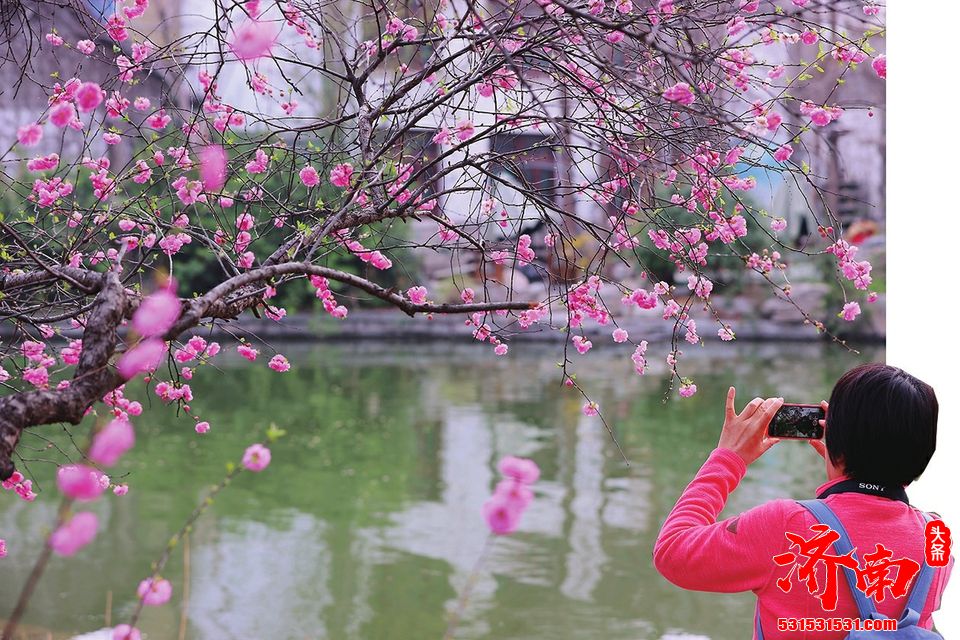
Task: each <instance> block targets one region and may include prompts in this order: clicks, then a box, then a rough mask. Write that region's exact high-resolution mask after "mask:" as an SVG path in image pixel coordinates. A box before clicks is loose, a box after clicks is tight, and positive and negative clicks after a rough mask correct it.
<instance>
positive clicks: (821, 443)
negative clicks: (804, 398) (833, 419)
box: [807, 400, 830, 460]
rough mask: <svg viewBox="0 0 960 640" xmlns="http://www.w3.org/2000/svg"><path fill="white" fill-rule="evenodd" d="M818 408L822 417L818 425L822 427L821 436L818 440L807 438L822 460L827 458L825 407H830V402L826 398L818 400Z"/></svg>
mask: <svg viewBox="0 0 960 640" xmlns="http://www.w3.org/2000/svg"><path fill="white" fill-rule="evenodd" d="M820 408H821V409H823V417H824V419H823V420H821V421H820V426H821V427H823V437H822V438H820V439H819V440H808V441H807V442H809V443H810V446H811V447H813V448H814V450H815V451H816V452H817V453H819V454H820V457H821V458H823V459H824V460H826V459H827V420H826V417H827V409H829V408H830V404H829V403H828V402H827V401H826V400H821V401H820Z"/></svg>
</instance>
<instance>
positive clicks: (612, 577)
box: [0, 343, 883, 640]
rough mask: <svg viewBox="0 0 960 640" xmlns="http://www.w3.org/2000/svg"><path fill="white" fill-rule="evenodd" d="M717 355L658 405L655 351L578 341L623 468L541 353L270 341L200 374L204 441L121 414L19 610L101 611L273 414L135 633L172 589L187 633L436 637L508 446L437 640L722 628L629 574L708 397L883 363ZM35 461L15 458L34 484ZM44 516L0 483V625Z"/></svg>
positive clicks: (688, 357) (546, 351)
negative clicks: (490, 506) (111, 444)
mask: <svg viewBox="0 0 960 640" xmlns="http://www.w3.org/2000/svg"><path fill="white" fill-rule="evenodd" d="M738 346H739V349H732V348H730V347H729V346H726V345H709V346H708V347H707V348H705V349H690V350H689V352H688V353H686V354H685V355H684V357H683V360H682V362H683V363H684V366H685V367H686V368H685V370H684V374H685V375H692V376H694V377H695V378H696V380H697V383H698V386H699V387H700V389H701V391H700V393H698V394H697V395H696V396H694V397H693V398H691V399H689V400H671V401H669V402H668V403H666V404H664V403H663V399H664V397H665V395H666V394H667V393H668V384H667V382H666V379H665V376H664V373H665V368H666V367H665V364H663V363H662V361H661V360H660V359H659V358H658V359H656V360H654V358H652V357H651V371H650V373H649V374H648V375H647V376H645V377H643V378H641V377H638V376H636V375H635V374H634V373H633V372H632V366H631V363H630V361H629V352H627V351H621V350H613V349H610V350H606V351H604V350H600V349H597V348H595V349H594V351H593V352H591V354H590V357H587V358H583V359H578V360H577V361H576V363H575V364H576V366H577V371H576V372H577V374H578V379H579V380H581V381H582V382H584V383H585V384H586V385H587V388H588V390H590V392H591V394H592V395H593V398H594V399H595V400H596V401H597V402H599V403H600V406H601V407H602V409H603V410H604V412H605V414H606V415H607V418H608V420H609V421H610V423H611V425H612V426H613V427H614V428H615V430H616V434H617V438H618V440H619V441H620V442H621V444H622V446H623V448H624V450H625V452H626V454H627V457H628V459H629V460H630V466H627V465H625V464H624V462H623V460H622V458H621V457H620V455H619V453H618V452H617V450H616V447H615V446H613V444H612V442H611V440H610V437H609V435H608V434H607V432H606V431H605V430H604V428H603V426H602V424H601V423H600V422H599V421H598V420H597V419H595V418H587V417H585V416H583V415H582V413H581V411H580V407H581V405H582V403H583V399H582V397H579V396H578V395H576V394H575V393H572V392H571V391H570V390H569V389H567V388H565V387H563V386H562V385H560V384H559V382H560V373H559V369H558V368H557V366H556V363H555V358H556V352H555V351H554V350H553V349H552V348H549V347H538V346H534V345H529V346H528V345H521V346H517V347H515V348H514V349H512V350H511V358H509V359H506V360H504V359H497V358H494V357H493V356H490V355H489V354H487V353H486V352H485V351H483V352H481V351H479V350H476V349H469V348H464V349H457V350H454V351H450V350H449V345H439V346H437V347H433V348H419V347H418V348H413V347H403V346H391V345H373V344H369V343H361V344H358V345H353V346H349V347H333V346H319V347H309V348H308V347H304V348H295V347H292V346H286V347H285V348H284V352H285V353H286V354H287V355H288V356H289V357H290V359H291V361H292V362H294V363H295V369H294V370H293V371H292V372H291V373H289V374H284V375H280V374H276V373H274V372H272V371H269V370H268V369H266V367H265V366H263V367H258V368H248V367H242V368H237V369H236V370H234V371H230V372H229V373H228V374H227V375H221V374H217V373H216V372H213V371H209V372H204V373H201V374H199V375H198V376H197V377H196V378H195V379H194V381H193V387H194V390H195V395H196V398H197V399H196V400H195V401H194V402H193V403H192V404H193V408H194V410H195V411H197V412H198V413H200V414H201V415H202V417H203V419H205V420H208V421H210V423H211V424H212V425H213V428H212V430H211V432H210V433H209V434H207V436H205V437H198V436H197V435H196V434H195V433H194V432H193V430H192V424H191V422H190V421H189V419H178V418H177V417H176V416H174V415H173V414H172V412H170V411H169V410H166V409H163V408H160V407H153V408H151V409H149V410H148V411H147V412H146V413H145V414H144V416H142V417H141V418H140V419H139V420H138V421H137V429H138V443H137V447H136V448H135V449H134V451H133V452H131V454H130V456H129V458H128V459H127V460H125V461H124V462H123V466H122V468H121V469H120V470H119V472H121V473H129V476H128V477H127V478H126V481H127V482H129V483H130V485H131V492H130V494H129V495H127V496H125V497H123V498H116V497H113V496H111V497H110V498H109V499H108V500H104V501H102V502H100V503H97V504H96V505H94V509H95V510H96V511H97V512H98V514H99V515H101V519H102V522H103V524H104V526H105V527H106V529H105V531H104V532H103V533H102V534H101V535H100V536H99V537H98V539H97V540H96V541H95V542H94V543H93V545H91V547H89V548H88V549H86V550H85V551H83V552H82V553H81V554H79V555H78V556H77V557H75V558H72V559H55V560H54V561H53V562H52V563H51V566H50V568H49V570H48V573H47V575H46V576H45V578H44V580H43V582H42V583H41V585H40V588H39V589H38V592H37V595H36V597H35V599H34V601H33V607H32V609H31V611H30V613H29V615H28V620H27V621H28V622H29V623H30V624H32V625H37V626H41V627H45V628H48V629H51V630H53V631H54V632H55V633H54V635H53V637H54V638H62V637H67V634H68V633H76V632H80V631H89V630H91V629H95V628H98V627H100V626H102V625H103V624H104V623H105V620H104V611H105V604H106V597H107V595H106V594H107V593H108V592H111V593H112V603H113V606H112V608H111V616H112V619H113V621H116V620H117V619H123V617H124V616H125V615H128V614H129V613H130V611H131V610H132V608H133V606H134V600H133V598H134V597H135V594H134V589H135V588H136V585H137V583H138V582H139V580H140V579H141V578H143V577H144V576H145V575H147V574H148V573H149V565H150V562H151V560H152V559H154V558H155V557H156V555H157V554H158V553H159V551H160V550H161V549H162V548H163V546H164V545H165V543H166V541H167V540H168V539H169V536H170V534H171V533H172V532H173V531H174V530H176V528H177V527H178V526H179V525H180V524H181V523H182V522H183V521H184V520H185V519H186V517H187V515H188V514H189V513H190V511H191V509H192V508H193V506H194V504H195V503H196V502H197V500H199V499H200V496H201V495H202V492H201V489H202V487H204V486H208V485H209V484H211V483H213V482H216V481H217V480H218V479H219V478H220V477H221V476H222V474H223V472H224V471H223V469H224V466H223V465H224V463H225V462H226V461H227V460H229V459H235V458H236V457H238V456H239V453H240V452H241V451H242V450H243V448H244V447H245V446H246V445H247V444H248V443H249V442H251V441H253V440H254V439H257V438H259V437H260V436H261V434H262V433H263V430H264V428H265V427H266V426H267V425H268V424H269V423H270V422H276V423H277V424H279V425H281V426H283V427H284V428H286V429H287V430H288V432H289V435H288V436H287V437H286V438H284V439H283V440H281V441H280V442H278V443H277V444H276V445H275V446H274V448H273V451H274V453H273V460H274V462H273V464H272V465H271V466H270V468H269V469H268V470H267V471H265V472H263V473H262V474H259V475H256V476H254V475H252V474H249V475H246V476H243V477H241V478H240V479H238V480H237V481H236V482H235V483H234V485H233V486H231V487H230V488H229V489H228V490H227V491H226V492H225V493H224V494H223V495H222V496H221V497H219V498H218V499H217V502H216V503H215V504H214V506H213V507H212V509H211V510H210V511H209V512H208V514H207V515H205V516H204V518H203V519H202V520H201V521H200V523H199V524H198V526H197V527H196V528H195V530H194V531H193V532H192V535H191V544H190V559H189V572H186V571H185V562H184V559H183V557H182V556H181V554H180V550H178V551H177V552H176V553H175V554H174V560H173V561H172V562H171V564H170V565H169V567H168V569H167V570H166V571H165V577H167V578H168V579H170V580H171V581H172V582H173V584H174V589H175V595H174V603H171V604H170V605H167V606H165V607H161V608H156V609H150V610H148V611H147V612H146V615H145V616H144V618H143V623H142V625H141V626H142V628H143V629H144V630H145V631H146V632H147V633H148V635H149V638H150V639H155V638H164V639H165V638H175V637H177V629H178V628H179V626H180V616H181V608H180V606H179V604H177V603H179V602H180V600H181V598H182V597H183V594H184V587H185V584H184V581H185V580H188V581H189V596H188V597H187V599H186V601H187V604H186V609H185V615H186V622H187V626H186V629H187V634H186V637H187V638H189V639H191V640H214V639H215V640H229V639H233V638H238V639H240V638H242V639H253V638H257V639H260V638H270V639H274V638H276V639H280V640H283V639H287V638H289V639H291V640H292V639H300V638H336V639H340V638H343V639H355V638H356V639H360V638H362V639H379V638H384V639H386V638H390V639H397V640H405V639H413V638H417V639H422V638H440V637H442V636H443V632H444V629H445V627H446V616H447V615H448V613H449V612H450V611H451V610H452V609H454V608H455V607H456V603H457V595H458V593H459V592H460V591H461V590H462V589H463V587H464V585H465V583H466V581H467V578H468V576H469V574H470V572H471V570H472V568H473V566H474V564H475V562H476V560H477V558H478V557H479V556H480V554H481V552H482V550H483V549H484V545H485V541H486V539H487V533H486V530H485V527H484V526H483V523H482V521H481V519H480V516H479V513H480V505H481V504H482V502H483V501H484V500H485V499H486V497H487V496H488V495H489V492H490V491H491V489H492V487H493V485H494V484H495V482H496V480H497V475H496V471H495V465H496V461H497V460H498V459H499V458H500V457H502V456H503V455H508V454H514V455H523V456H529V457H532V458H534V459H535V460H536V461H537V463H538V464H539V465H540V467H541V469H542V471H543V474H542V479H541V481H540V482H539V483H538V484H537V486H536V496H537V497H536V500H535V502H534V504H533V505H532V506H531V508H530V509H529V510H528V511H527V513H526V514H525V516H524V520H523V523H522V525H521V527H520V531H519V532H518V533H517V534H516V535H514V536H511V537H507V538H498V539H496V541H495V543H494V544H493V546H492V548H491V551H490V554H489V557H488V559H487V562H486V563H485V564H484V566H483V571H482V572H481V575H480V577H479V579H478V581H477V582H476V584H475V586H474V590H473V596H472V598H471V600H470V603H469V606H468V608H467V611H466V614H465V616H464V620H463V623H462V625H461V626H460V630H459V633H458V635H457V637H458V638H497V639H505V638H510V639H530V640H533V639H547V638H549V639H551V640H553V639H563V638H592V637H603V638H605V639H620V638H622V639H627V638H629V639H631V640H633V639H639V638H687V639H691V638H711V639H713V640H722V639H727V638H742V637H745V636H747V634H749V632H750V624H751V615H752V610H753V597H752V595H751V594H724V595H721V594H700V593H691V592H685V591H682V590H679V589H677V588H675V587H673V586H672V585H670V584H669V583H667V582H666V581H665V580H663V579H662V578H661V577H660V576H659V574H657V573H656V571H655V570H654V568H653V566H652V563H651V551H652V546H653V541H654V539H655V537H656V533H657V531H658V530H659V527H660V524H661V523H662V522H663V520H664V518H665V517H666V515H667V513H668V512H669V510H670V508H671V507H672V506H673V503H674V501H675V500H676V498H677V496H678V495H679V493H680V492H681V490H682V489H683V487H684V486H685V485H686V483H687V482H688V481H689V480H690V479H691V478H692V477H693V474H694V473H695V472H696V470H697V468H699V466H700V464H701V463H702V462H703V460H704V458H705V457H706V455H707V454H708V453H709V451H710V450H711V449H712V448H713V447H714V446H715V445H716V441H717V438H718V436H719V428H720V421H721V420H722V408H723V397H724V394H725V391H726V387H727V385H728V384H730V383H735V384H736V385H737V386H738V390H739V393H740V396H739V397H740V401H739V404H741V405H742V404H743V403H745V402H746V401H748V400H749V399H750V398H752V397H754V396H755V395H775V394H776V395H783V396H784V397H785V398H787V400H788V401H794V402H815V401H818V400H820V399H821V398H823V397H825V396H826V394H827V393H828V392H829V389H830V387H831V386H832V384H833V382H834V381H835V380H836V378H837V377H838V376H839V375H840V374H841V373H842V372H843V371H844V370H846V369H848V368H849V367H851V366H853V365H854V364H856V363H858V362H862V361H867V360H874V359H880V358H882V355H883V354H882V351H877V350H867V351H865V352H864V353H863V354H859V355H856V354H850V353H846V352H844V351H842V350H841V349H840V348H838V347H831V346H827V345H799V344H797V345H769V344H756V345H738ZM651 350H652V348H651ZM223 364H224V366H226V367H228V368H229V367H230V366H231V365H230V363H229V361H227V360H225V361H224V363H223ZM131 393H132V394H135V393H136V392H135V391H131ZM141 395H142V399H143V401H144V402H146V401H147V400H149V398H148V397H147V396H145V395H143V394H141ZM674 395H675V391H674ZM238 399H242V404H240V403H238ZM152 401H153V402H154V403H155V399H154V400H152ZM44 434H45V435H52V432H50V431H49V430H48V431H45V432H44ZM58 444H60V445H61V446H64V447H66V446H68V445H69V441H68V440H66V439H64V441H63V442H58ZM52 468H53V467H52V465H40V464H35V465H34V469H35V471H36V474H37V479H38V481H40V482H41V483H43V484H44V485H45V486H49V485H50V480H51V476H52ZM821 475H822V468H821V465H820V464H819V458H817V457H816V456H815V454H813V452H812V450H811V449H810V448H809V447H808V446H806V445H804V444H802V443H783V444H781V445H779V446H777V447H775V448H774V449H773V450H771V451H770V452H769V453H768V454H767V455H765V456H764V457H763V458H761V460H760V461H758V463H757V464H756V465H755V466H754V467H751V470H750V473H749V474H748V476H747V477H746V479H745V480H744V482H743V483H742V485H741V487H740V489H738V491H737V492H736V493H735V494H734V495H733V497H732V498H731V500H730V503H729V504H728V509H727V511H726V513H725V514H724V515H726V514H727V513H733V512H735V511H739V510H743V509H746V508H749V507H751V506H754V505H756V504H758V503H760V502H762V501H764V500H767V499H770V498H774V497H785V496H793V497H803V496H806V495H808V494H809V493H810V492H811V491H812V489H813V488H814V487H816V485H817V484H819V483H820V482H821V481H822V478H821ZM54 509H55V496H54V495H52V492H50V491H48V492H46V493H45V494H44V495H43V496H41V499H40V500H39V502H38V504H34V505H25V504H23V503H20V502H17V501H15V500H13V499H11V497H10V496H9V495H4V496H3V498H2V502H0V533H2V535H3V537H6V538H7V539H8V541H9V543H10V545H9V546H10V556H9V557H8V558H5V559H4V560H2V561H0V563H2V564H0V572H2V573H0V575H2V580H0V604H2V609H0V615H3V614H4V613H5V612H6V611H8V610H9V608H10V606H11V605H12V602H13V600H14V599H15V597H16V593H17V589H18V588H19V585H20V584H21V583H22V580H23V579H24V578H25V576H26V574H27V572H28V571H29V567H30V561H31V560H32V557H33V556H34V555H35V553H36V551H37V550H38V542H37V541H38V539H39V536H40V533H41V531H42V530H43V528H44V527H45V526H48V523H49V522H50V521H51V519H52V515H53V512H54Z"/></svg>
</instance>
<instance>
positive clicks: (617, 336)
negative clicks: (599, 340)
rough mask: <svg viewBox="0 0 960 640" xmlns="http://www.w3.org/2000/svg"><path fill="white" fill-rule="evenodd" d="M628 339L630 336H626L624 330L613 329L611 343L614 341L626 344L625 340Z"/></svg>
mask: <svg viewBox="0 0 960 640" xmlns="http://www.w3.org/2000/svg"><path fill="white" fill-rule="evenodd" d="M629 337H630V336H629V335H628V334H627V332H626V330H624V329H620V328H617V329H614V330H613V341H614V342H626V341H627V338H629Z"/></svg>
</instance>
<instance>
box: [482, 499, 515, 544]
mask: <svg viewBox="0 0 960 640" xmlns="http://www.w3.org/2000/svg"><path fill="white" fill-rule="evenodd" d="M520 512H521V509H520V508H518V506H517V503H516V502H514V501H512V500H510V499H508V498H507V497H506V496H504V495H502V494H498V493H495V494H493V495H492V496H491V497H489V498H488V499H487V501H486V502H484V503H483V508H482V513H483V518H484V520H486V521H487V526H488V527H490V531H492V532H493V533H494V534H496V535H498V536H503V535H507V534H510V533H513V532H514V531H516V529H517V525H518V524H519V523H520Z"/></svg>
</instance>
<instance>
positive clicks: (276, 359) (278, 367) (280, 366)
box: [267, 353, 290, 373]
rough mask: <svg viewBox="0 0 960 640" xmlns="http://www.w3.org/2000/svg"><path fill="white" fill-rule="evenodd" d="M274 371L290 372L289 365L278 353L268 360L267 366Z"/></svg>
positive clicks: (284, 357)
mask: <svg viewBox="0 0 960 640" xmlns="http://www.w3.org/2000/svg"><path fill="white" fill-rule="evenodd" d="M267 366H269V367H270V368H271V369H273V370H274V371H277V372H279V373H283V372H285V371H289V370H290V363H289V362H288V361H287V358H286V356H284V355H282V354H280V353H278V354H277V355H275V356H273V357H272V358H270V362H269V363H268V365H267Z"/></svg>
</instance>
